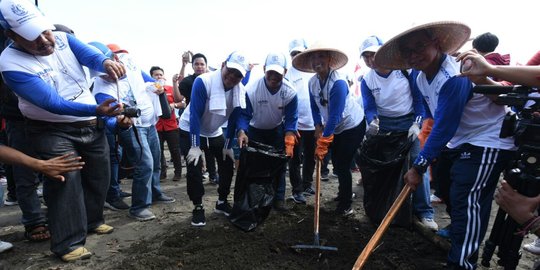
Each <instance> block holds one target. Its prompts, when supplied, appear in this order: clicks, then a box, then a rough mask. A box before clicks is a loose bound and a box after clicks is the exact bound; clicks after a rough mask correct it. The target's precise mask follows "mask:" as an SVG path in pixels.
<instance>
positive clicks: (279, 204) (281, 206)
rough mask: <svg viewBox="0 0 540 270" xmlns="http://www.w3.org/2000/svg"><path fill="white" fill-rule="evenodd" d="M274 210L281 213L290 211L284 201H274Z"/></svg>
mask: <svg viewBox="0 0 540 270" xmlns="http://www.w3.org/2000/svg"><path fill="white" fill-rule="evenodd" d="M273 206H274V210H276V211H279V212H287V211H289V208H287V206H286V205H285V201H283V200H274V205H273Z"/></svg>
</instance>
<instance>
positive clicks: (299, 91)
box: [285, 66, 315, 130]
mask: <svg viewBox="0 0 540 270" xmlns="http://www.w3.org/2000/svg"><path fill="white" fill-rule="evenodd" d="M311 77H313V73H307V72H302V71H299V70H298V69H296V68H294V67H292V66H291V67H290V68H289V69H288V70H287V73H285V79H287V80H288V81H289V82H290V83H291V84H292V85H293V87H294V90H296V96H297V97H298V130H315V125H314V124H313V115H312V114H311V103H310V101H309V79H310V78H311Z"/></svg>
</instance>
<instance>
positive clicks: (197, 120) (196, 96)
mask: <svg viewBox="0 0 540 270" xmlns="http://www.w3.org/2000/svg"><path fill="white" fill-rule="evenodd" d="M206 98H207V94H206V86H205V85H204V83H203V81H202V80H201V78H196V79H195V82H193V90H192V91H191V101H190V102H189V133H190V135H191V136H190V137H191V146H192V147H193V146H200V144H201V137H200V135H201V118H202V116H203V113H204V109H205V105H206Z"/></svg>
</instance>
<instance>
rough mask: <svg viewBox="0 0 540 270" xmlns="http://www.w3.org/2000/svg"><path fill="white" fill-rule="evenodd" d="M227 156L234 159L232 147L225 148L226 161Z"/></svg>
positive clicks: (224, 157)
mask: <svg viewBox="0 0 540 270" xmlns="http://www.w3.org/2000/svg"><path fill="white" fill-rule="evenodd" d="M227 157H229V158H230V159H231V160H232V161H234V151H233V150H232V149H228V148H223V160H224V161H225V160H226V159H227Z"/></svg>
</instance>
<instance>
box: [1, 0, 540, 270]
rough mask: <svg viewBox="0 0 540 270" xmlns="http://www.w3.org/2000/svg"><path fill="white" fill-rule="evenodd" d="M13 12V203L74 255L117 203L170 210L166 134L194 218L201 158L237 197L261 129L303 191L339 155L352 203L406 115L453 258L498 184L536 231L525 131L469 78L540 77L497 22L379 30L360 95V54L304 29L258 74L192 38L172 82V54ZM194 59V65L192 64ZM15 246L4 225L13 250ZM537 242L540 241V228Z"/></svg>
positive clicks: (415, 169)
mask: <svg viewBox="0 0 540 270" xmlns="http://www.w3.org/2000/svg"><path fill="white" fill-rule="evenodd" d="M14 6H16V7H17V8H12V7H14ZM20 10H24V11H25V12H19V11H20ZM0 15H1V16H0V25H1V26H2V28H3V30H4V34H5V37H7V38H8V39H9V41H7V39H6V43H5V44H2V45H5V48H4V49H3V51H2V54H1V55H0V72H1V74H2V81H1V84H2V98H4V99H6V100H7V101H9V102H2V106H3V108H2V117H3V119H4V120H5V123H6V129H5V132H6V138H7V139H6V141H5V144H6V145H7V146H0V160H1V161H2V162H4V163H6V164H12V165H11V166H12V167H11V168H12V169H11V174H10V175H9V177H8V178H9V179H11V181H8V188H9V189H10V190H9V191H8V194H7V198H6V204H8V203H7V202H10V203H11V205H13V204H16V203H18V205H19V207H20V209H21V212H22V218H21V222H22V224H23V225H24V227H25V237H26V238H27V239H28V240H30V241H44V240H50V243H51V251H52V252H53V253H54V254H55V255H57V256H58V257H59V258H60V259H62V260H63V261H66V262H69V261H74V260H79V259H85V258H89V257H91V255H92V253H91V252H90V251H89V250H87V249H86V248H85V247H84V245H85V241H86V236H87V234H88V233H90V232H95V233H98V234H108V233H112V232H113V231H114V228H113V227H112V226H110V225H108V224H107V223H106V221H105V219H104V215H103V209H104V208H109V209H111V210H115V211H122V210H126V212H127V215H128V216H129V217H131V218H133V219H135V220H138V221H149V220H152V219H155V218H156V215H155V214H154V213H153V212H152V211H151V206H152V205H153V204H156V203H167V204H169V203H174V202H176V199H175V198H172V197H170V196H167V195H166V194H165V193H164V192H163V191H162V189H161V186H160V181H161V180H163V179H167V178H168V176H167V174H166V170H167V160H166V159H165V153H164V143H165V142H166V143H167V146H168V149H169V153H170V157H171V160H172V163H173V166H174V176H173V177H171V179H172V180H173V181H181V180H182V179H185V181H186V183H187V194H188V196H189V199H190V201H191V202H192V204H193V211H192V217H191V225H192V226H196V227H201V226H205V225H206V214H205V208H204V206H203V196H204V195H205V188H204V185H203V181H204V178H205V172H208V176H209V178H210V179H211V182H212V183H214V184H217V185H218V189H217V191H218V195H219V196H218V199H217V201H216V202H215V207H214V209H213V210H214V212H216V213H219V214H223V215H225V216H229V215H230V214H231V211H232V204H231V203H230V198H229V195H230V193H231V186H232V185H233V184H234V181H233V177H234V174H235V168H238V164H237V162H238V156H239V149H242V148H244V147H246V146H247V145H248V142H249V141H250V140H252V141H257V142H259V143H264V144H267V145H270V146H272V147H274V148H276V149H282V150H283V152H284V154H285V155H286V156H288V157H289V161H288V172H289V178H290V189H291V190H290V194H291V196H290V199H291V200H292V201H294V203H297V204H306V203H307V200H306V197H307V196H311V195H314V194H316V192H319V191H317V190H315V189H314V186H313V181H314V179H313V175H314V168H315V161H316V160H320V161H325V160H326V162H329V160H331V163H332V165H333V169H334V174H335V175H336V177H337V179H338V183H339V186H338V194H336V195H337V196H336V198H335V199H334V200H335V201H336V202H337V207H336V209H335V211H336V213H338V214H339V215H340V216H343V217H348V216H350V215H352V214H353V213H354V210H353V209H354V208H353V207H352V203H353V198H354V196H355V194H354V193H353V192H352V187H353V181H352V173H351V168H354V167H356V163H361V162H362V161H359V160H358V159H357V156H358V151H359V149H360V147H361V145H362V144H363V143H367V142H369V141H370V140H371V139H373V138H375V137H376V136H385V135H388V134H394V133H397V134H403V140H404V141H410V142H411V145H412V146H411V149H410V151H409V153H408V157H407V159H406V160H407V162H405V165H404V168H405V169H404V171H403V177H402V179H400V181H399V183H400V185H409V186H411V187H412V188H413V189H414V190H415V191H414V193H413V195H412V202H413V203H412V206H413V207H412V209H413V211H412V212H413V214H414V216H416V218H417V219H418V220H419V221H420V223H421V224H423V225H424V226H425V227H426V228H428V229H430V230H432V231H434V232H436V231H439V234H440V235H446V236H448V238H449V239H450V242H451V250H450V252H449V255H448V267H449V268H450V269H475V268H476V267H477V260H478V253H479V247H480V244H481V242H482V241H483V238H484V236H485V234H486V232H487V230H488V222H489V218H490V213H491V205H492V202H493V198H494V196H495V200H496V202H497V203H498V204H499V205H500V206H501V208H502V209H504V210H505V211H507V213H508V214H509V215H511V216H512V217H513V218H514V219H515V220H516V221H517V222H518V223H519V224H523V226H524V227H526V228H527V229H528V230H530V231H531V232H532V233H536V234H538V233H540V231H539V229H540V218H537V217H538V215H537V213H536V212H537V211H536V210H537V208H538V202H539V197H538V196H536V197H534V198H531V197H526V196H523V195H520V194H519V193H517V192H516V191H515V190H513V189H512V188H511V187H510V186H509V184H508V183H507V182H505V181H503V182H502V183H501V184H500V185H499V188H498V189H497V186H498V183H499V178H500V177H501V174H502V173H503V172H504V171H505V170H506V169H508V168H509V165H510V164H511V162H512V161H513V160H514V159H515V156H516V150H517V148H516V144H515V142H514V138H513V137H507V138H500V137H499V132H500V130H501V126H502V123H503V119H504V118H505V116H506V115H507V114H508V113H509V112H510V111H511V108H510V107H508V106H506V105H501V104H498V103H496V102H495V97H494V96H493V95H488V94H477V93H473V92H472V89H473V87H474V85H480V84H482V85H486V84H487V85H513V84H523V85H528V86H533V87H538V86H539V85H540V68H537V67H536V66H520V67H518V66H510V65H509V63H510V61H509V55H501V54H498V53H496V52H495V50H496V47H497V45H498V39H497V37H496V36H495V35H494V34H492V33H485V34H482V35H479V36H478V37H476V38H475V39H474V41H473V48H474V49H473V50H471V51H467V52H463V53H457V52H458V51H459V50H460V48H461V47H462V46H463V45H464V44H465V43H466V42H467V40H468V39H469V37H470V33H471V29H470V28H469V27H468V26H467V25H465V24H463V23H459V22H450V21H444V22H433V23H429V24H424V25H420V26H416V27H413V28H411V29H408V30H407V31H404V32H402V33H400V34H398V35H396V36H395V37H393V38H392V39H390V40H388V41H387V42H383V41H382V40H381V39H380V38H379V37H377V36H369V37H367V38H366V40H365V41H364V42H363V43H362V44H361V45H360V57H361V58H362V59H363V61H364V62H365V63H366V66H367V67H368V68H369V71H368V72H366V73H365V75H364V76H363V77H362V78H361V81H360V82H359V83H360V85H361V86H360V89H361V95H356V96H355V95H354V93H353V92H352V91H351V90H350V85H351V84H350V79H348V78H347V76H346V74H344V73H343V72H342V71H341V70H340V69H341V68H342V67H344V66H345V65H346V64H347V62H348V61H349V59H348V56H347V55H346V54H345V53H343V52H342V51H340V50H339V49H337V48H334V47H332V46H329V45H328V44H325V43H324V42H316V43H314V44H312V45H311V46H308V44H307V43H306V42H305V40H303V39H301V38H299V39H294V40H292V41H291V42H290V44H289V55H285V54H282V53H276V52H270V53H268V54H267V57H266V61H265V63H264V66H263V72H264V76H262V77H255V76H252V74H251V70H252V68H253V65H252V64H251V63H250V61H249V59H247V58H246V57H245V55H244V54H243V53H242V52H241V51H233V52H230V54H229V55H228V57H227V58H226V59H224V61H223V62H222V64H221V67H219V68H218V69H216V70H210V69H209V67H208V65H207V59H206V57H205V55H204V54H202V53H196V54H193V53H191V52H187V53H186V54H185V55H184V56H183V59H182V69H181V71H180V72H179V73H178V74H175V75H174V76H173V77H172V78H173V79H172V86H169V85H166V81H165V80H164V78H165V73H164V70H163V69H162V68H160V67H159V66H154V67H152V68H151V69H150V70H149V71H148V72H147V71H145V70H144V69H143V68H142V67H141V66H139V65H138V64H137V61H136V59H134V58H133V57H132V56H131V55H130V54H129V52H128V50H126V48H124V47H122V46H119V45H117V44H113V43H109V44H108V45H105V43H101V42H99V41H94V42H90V43H88V44H86V43H83V42H82V41H80V40H79V39H77V37H76V36H75V34H74V32H73V31H72V30H71V29H69V28H67V27H65V26H61V25H53V24H52V23H50V21H49V19H48V18H46V17H45V16H44V15H43V14H42V13H41V12H40V11H39V10H38V9H37V8H36V7H35V6H34V5H32V4H31V3H29V2H28V1H24V0H2V1H1V2H0ZM291 60H292V61H291ZM188 63H191V65H192V68H193V71H194V74H191V75H188V76H185V74H184V72H185V67H186V66H187V65H188ZM6 112H9V113H6ZM537 116H538V115H537ZM28 138H32V140H29V139H28ZM81 160H82V161H81ZM183 163H185V164H183ZM126 166H128V167H129V168H126ZM183 166H185V167H186V170H185V173H184V174H183V173H182V167H183ZM360 167H361V166H360ZM430 168H431V173H429V170H428V169H430ZM123 169H128V170H129V171H130V172H131V173H132V175H131V177H132V178H133V182H132V186H131V190H130V192H126V191H122V190H121V189H120V186H119V171H120V170H123ZM286 174H287V170H286V169H283V170H282V171H281V172H279V177H276V179H275V180H274V183H273V188H274V198H273V208H274V209H275V210H277V211H288V209H287V206H286V204H285V200H286V199H287V196H286V193H287V192H286V190H287V183H286ZM317 180H320V179H317ZM430 182H432V183H434V184H435V183H436V186H435V190H436V192H435V194H434V195H433V196H431V193H430V190H431V187H430ZM41 184H42V186H43V195H44V199H45V203H46V206H47V211H46V214H45V213H44V211H42V209H41V203H40V200H39V198H38V194H37V192H38V187H39V186H40V185H41ZM360 184H361V183H360ZM496 189H497V192H495V191H496ZM1 193H2V195H3V194H4V191H3V189H2V192H1ZM539 196H540V195H539ZM126 197H131V203H130V204H128V203H126V202H125V201H124V199H125V198H126ZM430 198H431V199H433V198H437V199H439V198H440V201H442V202H444V203H445V204H446V207H447V209H446V210H447V212H448V214H449V215H450V217H451V224H450V226H449V227H446V228H442V229H439V226H438V224H437V223H436V222H435V219H434V218H435V215H436V214H437V213H435V211H434V208H433V207H432V205H431V203H432V201H431V200H430ZM233 204H234V202H233ZM66 206H69V207H66ZM442 232H444V233H442ZM11 248H12V245H11V244H10V243H7V242H2V241H0V252H3V251H6V250H9V249H11ZM528 249H529V250H531V251H533V252H537V253H540V241H538V243H536V242H535V243H532V244H528Z"/></svg>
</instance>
